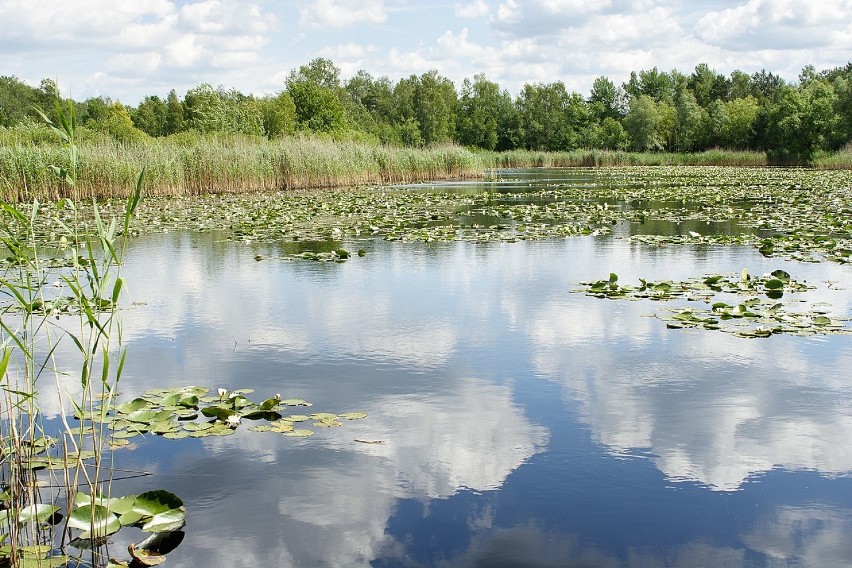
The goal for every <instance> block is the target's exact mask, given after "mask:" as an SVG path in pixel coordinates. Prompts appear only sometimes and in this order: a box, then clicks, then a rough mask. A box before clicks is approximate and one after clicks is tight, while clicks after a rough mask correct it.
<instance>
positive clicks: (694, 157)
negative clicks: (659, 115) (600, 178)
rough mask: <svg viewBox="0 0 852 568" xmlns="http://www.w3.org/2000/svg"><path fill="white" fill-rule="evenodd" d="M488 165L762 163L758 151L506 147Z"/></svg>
mask: <svg viewBox="0 0 852 568" xmlns="http://www.w3.org/2000/svg"><path fill="white" fill-rule="evenodd" d="M492 160H493V161H492V163H491V165H490V167H495V168H524V167H537V168H539V167H540V168H570V167H580V166H583V167H606V166H765V165H767V162H766V155H765V154H763V153H760V152H748V151H742V152H740V151H730V150H708V151H706V152H697V153H691V154H690V153H680V154H676V153H657V152H651V153H644V152H641V153H640V152H623V151H617V150H572V151H570V152H537V151H531V150H510V151H507V152H500V153H493V154H492Z"/></svg>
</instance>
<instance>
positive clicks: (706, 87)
mask: <svg viewBox="0 0 852 568" xmlns="http://www.w3.org/2000/svg"><path fill="white" fill-rule="evenodd" d="M687 86H688V87H689V90H691V91H692V94H693V95H694V96H695V100H696V101H697V102H698V104H699V105H700V106H701V107H702V108H707V107H708V106H709V105H710V103H711V102H713V101H715V100H723V101H724V100H727V99H728V96H729V93H730V88H731V85H730V82H729V81H728V79H727V78H726V77H725V76H724V75H722V74H719V73H716V72H715V71H714V70H712V69H710V66H708V65H707V64H706V63H700V64H698V65H696V66H695V70H694V71H693V72H692V74H691V75H690V76H689V79H688V80H687Z"/></svg>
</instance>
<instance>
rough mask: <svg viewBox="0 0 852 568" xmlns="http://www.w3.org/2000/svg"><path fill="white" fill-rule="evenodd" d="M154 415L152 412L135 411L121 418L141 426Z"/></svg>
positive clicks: (148, 421)
mask: <svg viewBox="0 0 852 568" xmlns="http://www.w3.org/2000/svg"><path fill="white" fill-rule="evenodd" d="M156 415H157V413H156V412H155V411H153V410H135V411H133V412H130V413H128V414H125V415H124V416H122V418H124V419H125V420H127V421H129V422H139V423H141V424H148V423H150V422H151V420H152V419H153V418H154V416H156Z"/></svg>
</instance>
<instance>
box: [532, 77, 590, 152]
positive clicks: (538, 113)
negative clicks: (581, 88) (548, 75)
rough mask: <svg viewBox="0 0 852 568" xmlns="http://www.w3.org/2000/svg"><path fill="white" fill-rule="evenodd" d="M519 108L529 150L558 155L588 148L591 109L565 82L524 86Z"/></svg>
mask: <svg viewBox="0 0 852 568" xmlns="http://www.w3.org/2000/svg"><path fill="white" fill-rule="evenodd" d="M517 106H518V114H519V115H520V123H521V132H522V141H523V142H522V144H523V146H524V147H525V148H529V149H532V150H550V151H555V150H573V149H575V148H578V147H580V146H584V145H587V141H586V140H584V139H583V134H584V132H585V131H586V130H587V128H588V126H589V123H590V121H591V113H590V111H589V107H588V105H587V104H586V102H585V100H583V98H582V97H581V96H580V95H579V94H577V93H570V94H569V93H568V91H567V90H566V89H565V85H564V84H563V83H562V82H561V81H557V82H555V83H550V84H547V85H543V84H535V85H529V84H527V85H524V88H523V89H522V90H521V93H520V95H519V96H518V99H517Z"/></svg>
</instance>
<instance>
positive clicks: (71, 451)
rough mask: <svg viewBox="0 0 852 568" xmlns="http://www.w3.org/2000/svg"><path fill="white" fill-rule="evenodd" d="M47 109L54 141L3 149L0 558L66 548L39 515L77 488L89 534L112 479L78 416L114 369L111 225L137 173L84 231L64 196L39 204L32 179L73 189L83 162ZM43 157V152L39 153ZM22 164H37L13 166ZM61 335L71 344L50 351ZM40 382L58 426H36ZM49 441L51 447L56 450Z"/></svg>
mask: <svg viewBox="0 0 852 568" xmlns="http://www.w3.org/2000/svg"><path fill="white" fill-rule="evenodd" d="M57 113H58V116H59V120H58V121H57V123H53V122H50V121H49V120H48V119H47V118H46V117H44V118H45V121H46V122H48V124H49V126H50V128H51V130H52V132H53V133H54V134H55V135H57V136H58V137H59V138H60V140H61V143H60V144H59V145H55V144H51V145H44V146H36V145H32V144H31V145H29V146H22V147H21V149H23V150H25V151H22V152H18V153H17V154H14V155H13V157H14V158H15V160H17V161H16V162H15V163H16V164H17V165H18V167H20V168H21V172H20V175H21V178H22V179H23V180H24V181H25V182H26V185H25V189H24V195H21V194H20V193H19V194H12V195H13V197H18V198H20V197H29V198H30V201H29V202H28V203H26V204H23V205H19V204H11V203H9V202H7V201H0V245H1V246H2V247H3V248H4V249H5V250H4V252H5V255H4V256H5V258H4V262H3V263H2V265H0V268H2V270H0V297H2V301H0V409H2V413H0V442H2V445H0V502H2V505H3V507H2V509H0V521H5V522H3V523H0V524H2V530H0V566H7V565H8V566H60V565H62V566H64V565H65V563H66V561H67V560H68V557H67V556H66V555H65V554H63V553H57V552H56V551H55V549H54V545H55V544H56V543H57V535H62V538H61V539H60V540H61V543H60V544H61V545H62V546H63V547H64V545H65V544H66V539H65V536H67V531H66V530H65V529H64V528H61V529H60V528H58V527H54V526H53V524H52V522H51V520H50V519H51V518H52V517H53V516H54V513H55V512H58V511H59V510H60V503H64V505H65V507H66V515H65V518H66V519H68V518H69V514H70V513H71V512H72V508H74V507H79V504H77V505H75V506H72V502H73V501H74V499H73V498H74V495H75V494H76V493H77V492H78V491H80V490H83V491H85V492H87V493H88V500H89V504H90V507H91V511H92V516H91V524H90V526H91V530H92V532H95V531H96V528H95V527H96V525H97V524H98V523H97V522H96V519H95V518H94V511H95V504H96V501H97V500H98V499H99V498H100V497H97V496H98V495H105V496H109V493H110V486H111V482H112V468H111V464H110V460H111V452H110V451H109V448H108V445H107V442H108V438H109V433H108V432H107V431H105V426H104V425H103V422H99V423H95V424H94V425H92V426H90V427H88V428H82V427H80V425H81V424H83V423H84V418H85V417H86V416H90V415H92V414H93V413H102V412H105V410H102V409H107V408H109V407H110V403H111V401H112V398H113V397H114V396H115V395H116V393H117V391H116V387H117V385H118V383H119V381H120V378H121V374H122V369H123V366H124V360H125V355H126V352H125V350H124V348H123V346H122V340H121V325H120V321H119V319H118V308H117V306H118V301H119V297H120V295H121V290H122V288H123V280H122V278H121V276H120V266H121V259H122V257H123V244H124V240H123V239H121V240H120V239H118V237H117V234H118V231H119V230H121V232H122V234H127V232H128V227H129V224H130V220H131V218H132V216H133V211H134V209H135V208H136V206H137V204H138V201H139V195H140V191H141V179H142V177H141V175H138V176H137V183H136V188H135V189H134V190H132V191H130V192H129V196H128V200H127V203H126V208H125V214H124V218H123V224H122V225H121V226H120V227H119V225H118V223H117V222H116V221H115V220H113V221H112V222H106V221H104V220H103V219H101V217H100V216H99V214H98V208H97V206H95V207H94V217H95V219H94V220H95V230H94V232H93V233H89V232H87V233H85V234H83V233H82V232H80V231H79V230H78V227H79V226H80V223H78V222H74V221H73V219H75V217H76V211H77V209H76V206H75V204H74V202H73V201H71V200H66V201H64V202H60V203H59V204H57V205H50V206H44V205H42V204H41V202H40V201H39V200H38V199H34V198H32V195H29V194H27V193H28V192H29V191H30V190H31V188H32V187H33V185H32V184H34V185H35V187H38V186H39V185H40V184H41V185H45V186H48V187H68V188H70V189H72V190H73V189H74V188H75V187H76V186H77V183H78V180H79V177H80V175H81V174H82V173H83V172H84V171H85V170H82V169H81V168H80V167H79V165H80V164H79V161H78V158H79V151H78V150H79V148H78V145H77V130H76V123H75V117H74V111H73V106H70V105H69V108H68V110H64V109H63V108H62V107H61V106H60V105H57ZM39 149H41V150H43V152H42V153H40V154H39V153H38V150H39ZM34 154H35V156H36V157H33V155H34ZM44 159H50V160H52V161H50V162H41V161H39V160H44ZM31 162H34V163H36V164H37V166H35V167H32V170H31V171H30V170H25V169H24V168H25V167H26V166H27V165H28V164H30V163H31ZM3 166H4V168H6V167H8V162H3ZM89 167H91V165H89ZM5 171H6V170H4V172H5ZM62 209H65V213H64V214H63V215H62V216H61V217H60V210H62ZM69 212H70V214H69ZM45 215H47V216H51V217H52V218H53V219H54V221H55V222H54V227H55V229H56V230H57V231H58V233H59V234H60V235H61V239H60V241H61V242H62V243H63V249H64V250H59V251H47V250H45V248H44V247H43V246H42V245H41V241H40V238H39V235H38V234H37V233H36V230H35V226H36V224H37V219H39V217H41V216H45ZM64 219H72V221H71V222H68V221H66V220H64ZM51 281H55V282H56V285H54V284H51V283H50V282H51ZM57 286H58V288H57ZM57 298H62V299H63V301H65V302H68V303H69V305H71V306H72V308H71V309H70V310H69V311H68V312H64V311H58V310H55V308H52V307H50V306H55V305H56V300H57ZM62 342H64V343H66V344H68V345H69V347H70V348H71V349H70V355H65V356H63V358H62V360H59V359H60V357H59V356H58V355H57V354H58V347H59V346H60V343H62ZM68 359H71V360H68ZM75 375H76V377H75V378H76V379H77V381H78V383H77V385H75V386H74V388H73V391H74V392H75V393H76V394H71V392H69V390H70V389H69V386H70V385H69V383H68V382H67V377H69V376H75ZM47 391H51V392H52V394H54V395H55V396H56V398H57V399H58V400H59V402H60V406H61V407H62V408H67V407H71V408H73V411H74V414H75V416H77V417H78V418H79V419H80V420H79V422H72V421H70V419H69V417H67V416H65V415H64V413H63V412H60V415H59V421H60V422H61V424H62V426H61V427H60V428H59V431H58V433H56V432H49V431H47V430H46V428H45V422H44V418H43V414H42V409H41V407H40V394H39V393H44V392H47ZM51 446H58V448H59V449H58V455H57V452H56V451H53V450H50V447H51ZM84 450H85V451H84ZM49 451H50V453H51V454H52V455H53V457H52V458H50V459H51V460H54V461H53V463H52V465H53V466H54V468H52V471H51V470H49V471H48V472H47V473H46V474H43V475H42V476H41V478H39V477H38V475H39V474H38V473H37V472H36V470H37V469H39V468H41V467H44V466H45V465H47V463H46V462H45V461H44V460H45V459H48V458H47V456H48V452H49ZM87 454H88V455H87ZM36 464H41V465H36ZM44 477H48V479H47V480H45V479H44ZM45 481H47V482H48V484H47V486H48V487H49V488H50V489H49V490H47V491H45V490H44V489H43V487H44V485H45V484H44V482H45ZM83 510H85V509H83ZM97 530H100V531H101V532H102V531H103V529H97ZM92 554H93V556H94V555H95V554H96V552H95V551H94V550H93V551H92ZM95 564H96V562H95V560H94V558H93V560H92V565H95Z"/></svg>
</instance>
